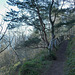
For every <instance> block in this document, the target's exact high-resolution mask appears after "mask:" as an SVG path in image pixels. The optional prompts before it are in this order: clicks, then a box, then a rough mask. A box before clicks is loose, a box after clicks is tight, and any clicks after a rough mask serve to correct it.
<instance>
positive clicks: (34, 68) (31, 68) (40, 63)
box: [19, 55, 51, 75]
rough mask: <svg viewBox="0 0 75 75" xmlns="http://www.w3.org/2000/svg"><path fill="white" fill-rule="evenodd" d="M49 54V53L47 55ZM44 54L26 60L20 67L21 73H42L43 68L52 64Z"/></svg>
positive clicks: (32, 74) (39, 74) (35, 74)
mask: <svg viewBox="0 0 75 75" xmlns="http://www.w3.org/2000/svg"><path fill="white" fill-rule="evenodd" d="M46 56H47V55H46ZM46 56H44V55H42V56H41V57H39V58H37V59H36V58H35V59H32V60H30V61H26V62H25V63H24V64H23V65H22V67H21V68H20V72H19V74H20V75H41V73H42V69H43V68H46V67H47V65H48V66H49V64H51V61H49V59H47V58H46Z"/></svg>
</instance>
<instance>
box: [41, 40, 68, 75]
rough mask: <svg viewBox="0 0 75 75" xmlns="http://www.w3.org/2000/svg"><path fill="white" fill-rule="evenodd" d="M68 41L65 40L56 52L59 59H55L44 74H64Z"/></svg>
mask: <svg viewBox="0 0 75 75" xmlns="http://www.w3.org/2000/svg"><path fill="white" fill-rule="evenodd" d="M67 44H68V41H64V42H63V43H62V44H61V46H60V48H59V50H58V51H57V53H56V56H57V60H54V61H53V63H52V65H51V66H50V68H49V69H48V70H47V71H45V72H44V73H43V74H42V75H64V65H65V64H64V63H65V61H66V54H65V52H66V48H67Z"/></svg>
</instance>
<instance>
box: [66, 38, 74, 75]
mask: <svg viewBox="0 0 75 75" xmlns="http://www.w3.org/2000/svg"><path fill="white" fill-rule="evenodd" d="M65 75H75V38H73V39H72V40H70V43H69V45H68V48H67V61H66V67H65Z"/></svg>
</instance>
